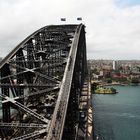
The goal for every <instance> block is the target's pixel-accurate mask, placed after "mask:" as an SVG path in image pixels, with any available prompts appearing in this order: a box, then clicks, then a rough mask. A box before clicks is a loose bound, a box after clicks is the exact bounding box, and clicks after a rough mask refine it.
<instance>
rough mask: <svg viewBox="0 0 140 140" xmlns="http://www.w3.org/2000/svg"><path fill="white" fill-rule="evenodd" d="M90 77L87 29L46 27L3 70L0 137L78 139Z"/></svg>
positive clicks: (14, 52) (10, 56)
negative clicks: (80, 109) (82, 98)
mask: <svg viewBox="0 0 140 140" xmlns="http://www.w3.org/2000/svg"><path fill="white" fill-rule="evenodd" d="M86 71H87V64H86V45H85V31H84V25H82V24H80V25H53V26H46V27H43V28H41V29H39V30H38V31H36V32H34V33H33V34H31V35H30V36H29V37H27V38H26V39H25V40H24V41H22V42H21V43H20V44H19V45H18V46H17V47H15V49H14V50H12V51H11V52H10V53H9V54H8V55H7V56H6V57H5V58H4V59H3V60H2V62H1V64H0V74H1V75H0V90H1V93H0V97H1V99H2V100H1V103H2V118H1V122H0V137H1V138H6V139H13V140H19V139H47V140H49V139H50V140H51V139H63V138H65V137H66V136H65V133H68V132H70V133H71V134H73V137H74V136H75V133H73V132H74V131H75V128H76V127H75V126H76V125H77V124H78V104H79V96H80V90H81V86H82V83H83V80H84V77H85V73H86ZM73 106H75V108H73ZM66 116H67V117H66ZM68 116H70V117H71V119H70V122H71V126H69V123H68V122H69V117H68ZM70 130H72V131H70Z"/></svg>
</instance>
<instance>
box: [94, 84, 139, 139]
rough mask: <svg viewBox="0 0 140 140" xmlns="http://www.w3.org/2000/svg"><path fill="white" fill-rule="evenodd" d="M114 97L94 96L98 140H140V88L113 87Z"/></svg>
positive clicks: (95, 125) (95, 129)
mask: <svg viewBox="0 0 140 140" xmlns="http://www.w3.org/2000/svg"><path fill="white" fill-rule="evenodd" d="M113 87H114V88H115V89H117V91H118V93H117V94H113V95H108V94H107V95H101V94H98V95H97V94H93V96H92V97H93V98H92V101H93V109H94V114H93V117H94V132H95V137H96V140H140V86H113Z"/></svg>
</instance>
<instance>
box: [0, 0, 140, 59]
mask: <svg viewBox="0 0 140 140" xmlns="http://www.w3.org/2000/svg"><path fill="white" fill-rule="evenodd" d="M115 1H116V0H86V1H85V0H77V1H75V0H59V1H58V0H51V1H50V0H24V1H23V0H7V1H5V0H1V5H0V56H4V55H5V54H6V53H8V52H9V51H10V50H11V49H12V48H14V47H15V46H16V45H17V44H18V43H20V42H21V41H22V40H23V39H24V38H25V37H27V36H28V35H30V34H31V33H32V32H33V31H35V30H37V29H38V28H40V27H42V26H45V25H49V24H62V23H61V22H60V17H66V18H67V22H66V23H77V21H76V18H77V17H79V16H82V17H83V22H84V23H85V25H86V31H87V34H86V36H87V52H88V57H89V58H108V59H132V58H133V59H140V28H139V25H140V6H139V5H136V6H129V7H124V8H122V7H118V5H117V4H116V3H115Z"/></svg>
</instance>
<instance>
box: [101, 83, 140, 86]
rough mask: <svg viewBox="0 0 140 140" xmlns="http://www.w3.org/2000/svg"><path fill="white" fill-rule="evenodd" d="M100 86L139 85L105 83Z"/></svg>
mask: <svg viewBox="0 0 140 140" xmlns="http://www.w3.org/2000/svg"><path fill="white" fill-rule="evenodd" d="M101 85H102V86H140V83H139V84H132V83H130V84H123V83H105V84H103V83H102V84H101Z"/></svg>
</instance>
